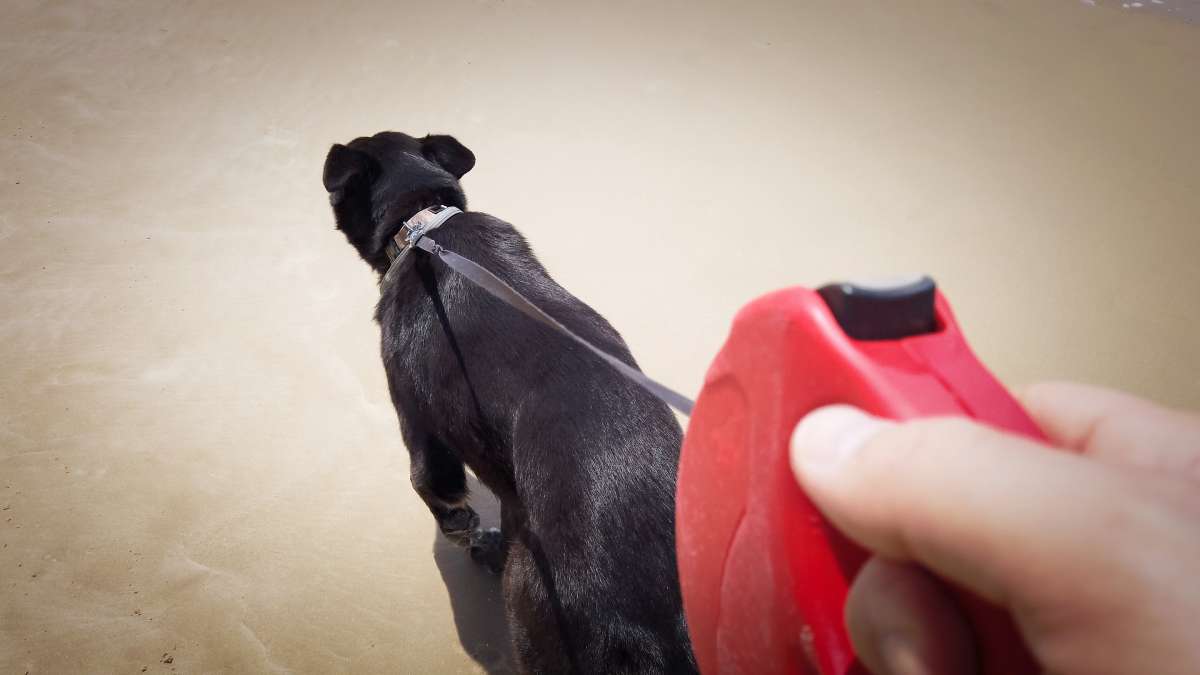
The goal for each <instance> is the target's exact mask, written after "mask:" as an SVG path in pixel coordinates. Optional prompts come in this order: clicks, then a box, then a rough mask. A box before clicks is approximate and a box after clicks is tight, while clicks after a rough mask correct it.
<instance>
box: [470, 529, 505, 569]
mask: <svg viewBox="0 0 1200 675" xmlns="http://www.w3.org/2000/svg"><path fill="white" fill-rule="evenodd" d="M468 550H469V551H470V552H471V559H472V560H474V561H475V562H477V563H479V564H480V565H483V566H484V567H485V568H486V569H487V570H488V571H489V572H491V573H492V574H500V573H501V572H503V571H504V559H505V557H506V556H507V554H508V547H507V546H506V545H505V543H504V535H502V534H500V530H497V529H496V528H494V527H489V528H487V529H486V530H483V529H480V530H475V531H474V532H473V533H471V543H470V547H469V549H468Z"/></svg>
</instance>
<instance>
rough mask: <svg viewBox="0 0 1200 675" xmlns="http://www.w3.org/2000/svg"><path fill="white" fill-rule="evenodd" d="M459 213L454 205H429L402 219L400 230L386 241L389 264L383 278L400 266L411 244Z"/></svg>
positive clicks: (388, 278)
mask: <svg viewBox="0 0 1200 675" xmlns="http://www.w3.org/2000/svg"><path fill="white" fill-rule="evenodd" d="M460 213H462V210H460V209H458V208H457V207H454V206H441V205H439V206H431V207H429V208H427V209H424V210H422V211H420V212H418V213H417V215H415V216H413V217H412V218H409V219H408V220H406V221H404V225H403V226H402V227H401V228H400V231H399V232H397V233H396V235H395V236H394V237H392V239H391V241H389V242H388V243H387V249H386V251H387V257H388V260H389V261H390V262H391V265H390V266H389V267H388V271H387V274H385V275H383V280H384V281H388V280H390V279H391V277H392V274H393V273H394V272H395V271H396V270H397V269H398V268H399V267H400V263H401V261H403V260H404V258H405V257H407V256H408V252H409V251H411V250H412V248H413V244H415V243H417V240H418V239H420V238H421V237H423V236H425V235H426V234H428V233H430V232H432V231H434V230H436V229H437V228H439V227H441V226H442V225H443V224H445V222H446V221H447V220H450V219H451V218H453V217H454V216H456V215H458V214H460Z"/></svg>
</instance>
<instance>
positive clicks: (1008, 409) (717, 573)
mask: <svg viewBox="0 0 1200 675" xmlns="http://www.w3.org/2000/svg"><path fill="white" fill-rule="evenodd" d="M925 282H926V283H927V287H923V288H916V287H914V286H911V285H910V286H909V287H905V288H901V289H895V290H896V291H897V292H892V291H887V292H885V293H883V295H882V296H879V297H875V296H874V295H873V292H872V291H870V290H869V289H868V290H867V291H865V292H863V293H862V294H860V295H856V293H857V292H858V291H862V289H857V290H855V289H854V288H853V287H849V286H846V287H842V288H849V289H851V292H850V293H849V294H848V295H846V294H842V293H840V292H839V291H838V289H837V288H834V287H826V289H822V294H824V297H823V296H822V294H819V293H818V292H816V291H812V290H808V289H804V288H793V289H788V290H783V291H778V292H776V293H772V294H769V295H767V296H764V297H762V298H760V299H758V300H756V301H754V302H752V303H751V304H749V305H748V306H746V307H745V308H744V309H743V310H742V311H741V312H740V313H739V314H738V316H737V318H736V319H735V321H734V324H733V329H732V331H731V333H730V335H729V338H728V340H727V342H726V343H725V346H724V347H723V348H722V350H721V352H720V354H718V356H717V358H716V360H715V361H714V363H713V365H712V367H711V368H710V370H709V372H708V374H707V376H706V378H705V384H704V388H703V390H702V391H701V393H700V397H699V399H698V400H697V404H696V409H695V411H694V413H693V415H692V417H691V422H690V424H689V426H688V431H687V435H686V437H685V439H684V444H683V453H682V456H681V458H680V468H679V483H678V492H677V509H676V518H677V524H676V529H677V547H678V556H679V571H680V584H681V587H682V591H683V600H684V609H685V612H686V614H687V619H688V628H689V631H690V632H691V635H692V643H693V647H694V649H695V652H696V658H697V660H698V662H699V665H700V669H701V671H702V672H704V673H754V674H759V673H807V674H812V675H847V674H851V673H865V670H864V669H863V668H862V666H861V665H860V664H859V663H858V662H857V661H856V659H855V657H854V652H853V650H852V648H851V646H850V641H849V638H848V636H847V634H846V629H845V622H844V615H843V611H844V607H845V602H846V593H847V590H848V588H849V584H850V582H851V580H853V578H854V576H855V574H857V572H858V570H859V568H860V567H861V566H862V564H863V562H865V560H866V557H867V554H866V553H865V552H864V551H863V550H862V549H860V548H859V547H858V546H856V545H855V544H853V543H851V542H850V541H849V540H847V539H846V538H845V537H843V536H842V535H841V534H840V533H838V532H837V531H836V530H834V529H833V528H832V527H830V526H829V525H828V523H826V522H825V520H824V518H823V517H822V516H821V515H820V513H819V512H818V511H817V510H816V508H815V507H814V506H813V505H812V503H811V502H810V501H809V500H808V498H807V497H806V496H805V495H804V493H803V491H802V490H801V489H800V487H799V486H798V484H797V483H796V481H795V478H794V477H793V475H792V472H791V469H790V467H789V464H788V443H789V439H790V437H791V433H792V430H793V429H794V428H795V426H796V423H797V422H799V420H800V419H801V418H802V417H803V416H804V415H805V414H806V413H808V412H809V411H811V410H813V409H815V408H818V407H820V406H823V405H828V404H832V403H850V404H853V405H856V406H858V407H860V408H862V409H864V410H866V411H868V412H871V413H873V414H875V415H879V416H883V417H887V418H891V419H896V420H906V419H911V418H915V417H928V416H940V415H962V416H965V417H970V418H973V419H976V420H979V421H981V422H985V423H987V424H991V425H993V426H996V427H999V428H1003V429H1007V430H1009V431H1013V432H1016V433H1020V434H1024V435H1026V436H1028V437H1030V438H1034V439H1039V440H1044V437H1043V436H1042V434H1041V432H1040V431H1039V430H1038V429H1037V427H1036V426H1035V425H1034V423H1033V421H1032V420H1031V419H1030V418H1029V416H1028V415H1027V414H1026V413H1025V412H1024V411H1023V410H1022V409H1021V407H1020V406H1019V405H1018V404H1017V402H1016V401H1015V400H1013V398H1012V397H1011V396H1010V395H1009V394H1008V392H1007V391H1005V389H1004V388H1003V387H1002V386H1001V385H1000V384H999V383H998V382H997V381H996V380H995V379H994V378H993V377H992V376H991V375H990V374H989V373H988V371H987V370H986V369H985V368H984V367H983V365H982V364H980V363H979V361H978V360H976V358H975V356H974V355H973V354H972V353H971V350H970V348H969V347H968V346H967V344H966V342H965V341H964V340H963V338H962V335H961V333H960V332H959V329H958V324H957V323H956V322H955V320H954V315H953V314H952V312H951V310H950V305H949V303H947V302H946V300H945V299H944V298H943V297H942V296H941V294H940V293H937V292H936V291H935V290H934V288H933V285H932V282H931V281H928V280H925ZM831 288H832V289H833V292H829V291H830V289H831ZM914 289H915V290H914ZM889 293H890V295H889ZM906 294H907V295H906ZM880 298H882V300H881V299H880ZM922 304H924V305H925V307H924V309H922ZM831 307H833V308H834V309H833V310H831ZM835 310H837V311H839V312H840V313H838V314H837V315H836V316H835ZM923 311H924V312H926V316H924V319H922V316H921V315H922V312H923ZM873 317H879V318H880V320H879V321H876V320H875V319H874V318H873ZM922 321H924V322H925V323H926V324H927V325H925V326H922V325H921V324H922ZM877 329H878V330H877ZM873 331H874V332H876V333H879V332H882V334H883V335H882V336H881V335H872V334H871V333H872V332H873ZM888 331H898V332H899V335H900V337H896V338H895V339H881V337H882V338H886V333H887V332H888ZM848 332H849V333H851V334H854V335H857V336H858V337H860V338H863V337H864V336H865V337H866V338H871V339H855V338H852V337H850V336H849V335H847V333H848ZM913 333H915V334H913ZM964 452H969V448H964ZM959 600H960V602H961V603H962V605H963V607H964V609H965V610H966V612H967V614H968V617H969V619H970V621H971V623H972V626H973V629H974V631H975V634H976V638H977V642H978V644H979V646H980V649H981V652H982V656H983V660H984V663H985V664H987V668H985V670H984V671H983V672H984V673H985V675H1002V674H1003V675H1020V674H1022V673H1034V672H1037V668H1036V666H1035V663H1034V662H1033V659H1032V657H1031V656H1030V654H1029V653H1028V651H1027V649H1026V648H1025V646H1024V644H1023V643H1022V641H1021V640H1020V639H1019V636H1018V634H1017V632H1016V629H1015V627H1014V626H1013V625H1012V622H1011V620H1010V619H1009V618H1008V616H1007V615H1006V614H1004V613H1003V612H1001V611H1000V610H998V609H997V608H995V607H992V606H990V605H988V604H987V603H985V602H983V601H982V600H980V599H979V598H977V597H975V596H973V595H971V594H969V593H967V592H966V591H960V592H959Z"/></svg>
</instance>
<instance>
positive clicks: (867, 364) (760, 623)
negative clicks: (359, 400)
mask: <svg viewBox="0 0 1200 675" xmlns="http://www.w3.org/2000/svg"><path fill="white" fill-rule="evenodd" d="M457 213H460V211H459V210H458V209H456V208H453V207H433V208H431V209H426V210H425V211H422V212H421V213H419V214H417V215H416V216H414V217H413V218H412V219H410V220H409V221H408V222H406V223H405V227H404V228H402V230H401V232H400V233H399V234H397V235H396V238H395V248H394V249H392V250H389V256H390V257H392V258H393V263H392V267H391V268H390V269H389V271H388V274H387V276H385V279H387V278H389V277H390V276H391V274H392V271H393V270H395V269H396V268H397V267H398V262H399V261H400V260H402V259H403V257H404V256H405V255H407V253H408V252H409V251H410V250H411V249H412V248H413V247H414V246H415V247H416V248H420V249H422V250H424V251H426V252H428V253H430V254H431V255H433V256H435V257H437V258H438V259H439V260H441V261H442V262H444V263H445V264H446V265H447V266H448V267H450V268H451V269H452V270H454V271H455V272H457V273H459V274H461V275H463V276H464V277H466V278H467V279H468V280H469V281H471V282H472V283H474V284H476V285H478V286H479V287H480V288H482V289H483V290H485V291H487V292H488V293H491V294H492V295H494V296H496V297H497V298H499V299H501V300H503V301H504V302H506V303H507V304H509V305H510V306H512V307H513V308H515V309H516V310H518V311H520V312H521V313H523V314H525V315H526V316H529V317H530V318H532V319H534V320H535V321H539V322H541V323H542V324H545V325H547V326H549V327H551V328H553V329H555V330H557V331H558V332H560V333H562V334H564V335H565V336H567V337H568V338H570V339H572V340H574V341H575V342H577V343H579V344H581V345H583V346H584V347H586V348H587V349H588V350H589V351H591V352H592V353H594V354H596V355H597V356H599V357H600V358H601V359H603V360H605V361H606V362H608V363H609V364H610V365H612V366H613V367H614V368H616V369H617V370H618V371H619V372H621V373H622V374H623V375H625V376H626V377H628V378H629V379H630V380H632V381H634V382H636V383H637V384H639V385H641V386H642V387H645V388H646V389H647V390H648V391H650V392H651V393H653V394H654V395H655V396H658V397H659V398H660V399H662V400H663V401H664V402H666V403H667V404H668V405H670V406H672V407H674V408H675V409H676V410H679V411H680V412H682V413H684V414H687V415H690V416H691V420H690V423H689V424H688V428H687V433H686V435H685V437H684V441H683V450H682V454H681V456H680V464H679V481H678V486H677V488H676V490H677V496H676V548H677V553H678V559H679V582H680V587H681V589H682V592H683V604H684V611H685V613H686V614H687V621H688V631H689V632H690V633H691V636H692V645H693V648H694V650H695V652H696V659H697V661H698V662H699V665H700V669H701V671H702V672H705V673H752V674H755V675H757V674H760V673H804V674H808V675H853V674H860V673H861V674H864V675H865V673H866V671H865V670H864V669H863V667H862V666H861V664H859V663H858V661H857V660H856V659H855V657H854V651H853V649H852V648H851V646H850V640H849V638H848V636H847V634H846V629H845V624H844V620H843V609H844V607H845V603H846V593H847V590H848V588H849V584H850V582H851V581H852V580H853V579H854V576H855V575H856V574H857V573H858V570H859V568H860V567H861V566H862V564H863V563H864V562H865V561H866V559H867V555H868V554H867V553H866V552H865V551H863V550H862V549H861V548H859V547H858V546H857V545H855V544H853V543H852V542H850V541H849V540H848V539H846V538H845V537H844V536H842V535H841V534H840V533H839V532H838V531H836V530H835V529H833V528H832V527H831V526H830V525H829V524H828V522H826V521H825V519H824V518H823V517H822V516H821V514H820V512H819V511H817V509H816V507H815V506H813V504H812V502H810V501H809V500H808V498H807V497H806V496H805V495H804V493H803V491H802V490H801V489H800V487H799V485H798V484H797V483H796V480H795V478H794V477H793V476H792V472H791V469H790V467H789V465H788V439H789V438H790V436H791V433H792V429H793V428H795V426H796V424H797V423H798V422H799V421H800V419H801V418H802V417H804V415H805V414H806V413H808V412H809V411H811V410H813V409H815V408H818V407H820V406H823V405H829V404H833V403H848V404H851V405H855V406H858V407H859V408H862V409H863V410H866V411H867V412H870V413H873V414H875V415H879V416H882V417H887V418H891V419H895V420H907V419H912V418H917V417H928V416H934V415H938V416H943V415H957V416H962V417H970V418H973V419H976V420H979V421H981V422H984V423H987V424H990V425H992V426H995V427H999V428H1002V429H1006V430H1009V431H1012V432H1016V433H1019V434H1022V435H1025V436H1027V437H1030V438H1034V439H1038V440H1044V436H1043V435H1042V433H1041V432H1040V431H1039V430H1038V428H1037V426H1036V425H1035V424H1034V423H1033V421H1032V420H1031V419H1030V418H1029V416H1028V415H1027V414H1026V413H1025V411H1024V410H1022V409H1021V407H1020V405H1019V404H1017V402H1016V401H1015V400H1014V399H1013V398H1012V396H1010V395H1009V394H1008V392H1007V391H1005V389H1004V387H1003V386H1002V385H1001V384H1000V383H999V382H997V381H996V380H995V378H993V377H992V376H991V374H990V373H988V371H987V369H986V368H984V366H983V365H982V364H981V363H980V362H979V361H978V360H977V359H976V358H975V356H974V354H972V352H971V349H970V347H968V346H967V343H966V341H965V340H964V339H963V337H962V334H961V333H960V332H959V329H958V324H957V322H955V320H954V315H953V313H952V312H951V310H950V304H949V302H947V301H946V299H945V298H944V297H943V296H942V294H941V293H940V292H938V290H937V288H936V287H935V285H934V283H933V280H932V279H929V278H928V277H922V278H920V279H916V280H910V281H907V282H903V283H895V284H886V285H866V284H851V283H842V284H831V285H828V286H824V287H822V288H820V289H817V290H816V291H813V290H809V289H807V288H801V287H795V288H789V289H785V290H781V291H776V292H774V293H770V294H768V295H765V296H763V297H761V298H759V299H757V300H755V301H753V302H751V303H750V304H749V305H746V306H745V307H744V308H743V309H742V310H741V311H740V312H738V314H737V316H736V317H735V318H734V322H733V328H732V330H731V331H730V333H729V338H728V339H727V340H726V342H725V345H724V347H722V349H721V351H720V352H719V353H718V354H717V357H716V359H715V360H714V361H713V364H712V366H711V367H710V368H709V370H708V374H707V376H706V377H705V381H704V387H703V389H702V390H701V392H700V397H699V399H698V401H697V402H696V404H695V406H694V410H693V404H692V402H691V401H690V400H688V399H687V398H686V397H684V396H682V395H680V394H678V393H676V392H674V391H672V390H671V389H669V388H667V387H665V386H663V385H662V384H659V383H658V382H655V381H654V380H653V379H651V378H649V377H647V376H646V375H644V374H643V373H641V372H640V371H638V370H637V369H635V368H631V367H630V366H628V365H626V364H625V363H624V362H622V361H620V360H618V359H617V358H615V357H613V356H612V355H610V354H608V353H606V352H604V351H603V350H601V349H599V348H597V347H595V346H594V345H592V344H591V343H589V342H587V341H586V340H584V339H583V338H581V337H579V336H578V335H575V334H574V333H573V332H571V331H570V330H569V329H567V328H566V327H565V326H563V325H562V324H561V323H560V322H558V321H557V320H555V319H554V318H553V317H551V316H549V315H548V314H546V313H545V312H543V311H542V310H541V309H539V308H538V307H537V306H536V305H534V304H533V303H532V302H530V301H529V300H528V299H526V298H525V297H524V296H522V295H521V294H520V293H518V292H517V291H516V290H514V289H513V288H512V287H511V286H509V285H508V284H507V283H505V282H504V281H503V280H501V279H500V278H499V277H497V276H496V275H494V274H492V273H491V272H489V271H488V270H486V269H484V268H483V267H481V266H479V265H478V264H476V263H474V262H472V261H471V260H469V259H467V258H464V257H462V256H460V255H458V254H456V253H454V252H452V251H448V250H446V249H445V248H443V247H442V246H440V245H439V244H438V243H437V242H435V241H433V240H432V239H430V238H429V237H428V236H426V235H427V234H428V232H430V231H432V230H433V229H435V228H437V227H438V226H440V225H441V224H442V223H444V222H446V220H448V219H449V218H451V217H452V216H454V215H455V214H457ZM389 248H390V249H391V247H389ZM958 595H959V601H960V603H961V604H962V606H963V608H964V609H965V610H966V613H967V615H968V617H969V619H970V621H971V623H972V625H973V626H972V627H973V628H974V632H975V635H976V639H977V643H978V645H979V648H980V651H981V652H982V653H981V654H980V656H981V662H982V663H984V664H987V667H986V668H985V670H984V673H985V675H1021V674H1023V673H1035V672H1038V669H1037V667H1036V665H1035V664H1034V662H1033V659H1032V657H1031V656H1030V655H1029V653H1028V651H1027V650H1026V648H1025V647H1024V645H1023V643H1022V642H1021V640H1020V638H1019V636H1018V634H1017V632H1016V628H1015V627H1014V626H1013V624H1012V622H1011V620H1010V619H1009V618H1008V617H1007V615H1005V614H1004V613H1003V612H1002V611H1000V610H999V609H998V608H996V607H993V606H991V605H989V604H987V603H985V602H984V601H982V600H981V599H979V598H977V597H975V596H973V595H971V594H969V593H967V592H966V591H960V592H959V593H958Z"/></svg>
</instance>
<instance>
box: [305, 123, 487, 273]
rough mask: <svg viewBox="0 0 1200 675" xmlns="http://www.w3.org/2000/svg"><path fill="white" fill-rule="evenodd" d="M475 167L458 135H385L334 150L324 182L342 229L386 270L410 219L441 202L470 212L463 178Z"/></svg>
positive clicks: (369, 259) (362, 252)
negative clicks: (390, 248)
mask: <svg viewBox="0 0 1200 675" xmlns="http://www.w3.org/2000/svg"><path fill="white" fill-rule="evenodd" d="M473 166H475V155H474V154H473V153H472V152H471V151H470V150H468V149H467V148H466V146H464V145H463V144H462V143H459V142H458V141H457V140H455V139H454V138H453V137H452V136H443V135H431V136H426V137H424V138H413V137H412V136H409V135H407V134H402V133H399V132H396V131H384V132H380V133H378V134H375V135H374V136H363V137H361V138H356V139H354V140H353V141H350V142H349V143H347V144H346V145H342V144H340V143H338V144H336V145H334V146H333V147H332V148H330V149H329V154H328V155H327V156H326V157H325V173H324V177H323V180H324V183H325V189H326V190H328V191H329V202H330V204H332V205H333V214H334V218H335V219H336V220H337V227H338V229H339V230H341V231H342V232H343V233H344V234H345V235H346V238H347V239H349V240H350V243H351V244H353V245H354V248H355V249H357V250H358V253H359V255H361V256H362V257H363V259H364V260H366V261H367V262H368V263H369V264H370V265H371V266H372V267H374V268H376V269H377V270H380V271H381V272H382V271H385V270H386V269H387V254H386V252H385V250H386V246H387V242H388V240H389V239H390V238H391V237H392V236H393V235H395V233H396V232H397V231H399V229H400V226H401V225H402V224H403V222H404V220H405V219H406V218H410V217H411V216H413V215H414V214H415V213H417V212H418V211H420V210H421V209H424V208H427V207H429V206H433V205H436V204H444V205H446V206H457V207H458V208H460V209H464V210H465V209H466V208H467V200H466V197H465V196H464V195H463V191H462V186H460V185H459V182H458V179H459V178H462V176H463V174H465V173H466V172H468V171H470V170H471V167H473Z"/></svg>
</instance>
